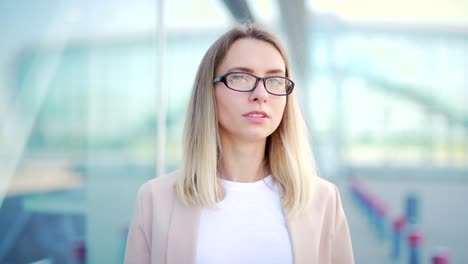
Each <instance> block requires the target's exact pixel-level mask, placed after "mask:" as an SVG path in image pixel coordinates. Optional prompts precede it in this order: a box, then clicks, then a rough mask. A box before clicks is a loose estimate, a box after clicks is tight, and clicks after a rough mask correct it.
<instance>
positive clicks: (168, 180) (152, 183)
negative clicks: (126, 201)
mask: <svg viewBox="0 0 468 264" xmlns="http://www.w3.org/2000/svg"><path fill="white" fill-rule="evenodd" d="M179 175H180V172H179V171H174V172H171V173H168V174H164V175H161V176H158V177H156V178H154V179H151V180H148V181H147V182H145V183H144V184H143V185H142V186H141V187H140V189H139V190H138V200H139V202H140V203H144V204H154V203H166V202H167V201H168V200H172V199H173V198H174V196H175V194H174V188H173V186H174V184H175V181H176V179H177V178H178V177H179Z"/></svg>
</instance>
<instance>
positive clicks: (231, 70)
mask: <svg viewBox="0 0 468 264" xmlns="http://www.w3.org/2000/svg"><path fill="white" fill-rule="evenodd" d="M233 71H242V72H247V73H254V70H253V69H251V68H247V67H234V68H230V69H229V70H228V72H233ZM266 73H267V74H273V73H280V74H283V75H284V74H285V73H284V70H281V69H271V70H268V71H267V72H266Z"/></svg>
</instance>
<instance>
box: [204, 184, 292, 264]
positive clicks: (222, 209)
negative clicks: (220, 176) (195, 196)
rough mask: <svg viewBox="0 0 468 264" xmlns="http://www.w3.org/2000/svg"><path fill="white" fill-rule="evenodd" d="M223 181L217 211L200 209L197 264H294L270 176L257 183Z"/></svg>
mask: <svg viewBox="0 0 468 264" xmlns="http://www.w3.org/2000/svg"><path fill="white" fill-rule="evenodd" d="M223 181H224V188H225V190H226V196H225V198H224V200H222V201H221V202H220V203H219V204H218V209H206V208H204V209H202V211H201V216H200V227H199V233H198V242H197V261H196V263H197V264H219V263H223V264H230V263H233V264H239V263H243V264H244V263H268V264H274V263H278V264H279V263H281V264H287V263H292V262H293V257H292V248H291V242H290V239H289V233H288V228H287V225H286V219H285V217H284V214H283V209H282V205H281V199H280V194H279V191H278V188H277V186H276V184H275V183H274V180H273V178H272V177H271V176H268V177H266V178H265V179H263V180H261V181H257V182H251V183H240V182H232V181H226V180H223Z"/></svg>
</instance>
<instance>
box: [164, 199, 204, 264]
mask: <svg viewBox="0 0 468 264" xmlns="http://www.w3.org/2000/svg"><path fill="white" fill-rule="evenodd" d="M199 221H200V208H198V207H192V206H190V207H189V206H185V205H183V204H182V203H181V202H180V201H179V200H178V199H177V198H176V199H175V201H174V209H173V212H172V219H171V223H170V227H169V233H168V240H167V263H168V264H179V263H187V264H191V263H195V258H196V245H197V237H198V226H199Z"/></svg>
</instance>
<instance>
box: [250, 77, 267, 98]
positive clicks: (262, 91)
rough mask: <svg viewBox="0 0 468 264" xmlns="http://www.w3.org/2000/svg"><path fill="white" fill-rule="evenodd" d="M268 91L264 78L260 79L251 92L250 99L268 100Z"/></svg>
mask: <svg viewBox="0 0 468 264" xmlns="http://www.w3.org/2000/svg"><path fill="white" fill-rule="evenodd" d="M268 95H269V94H268V92H267V90H266V88H265V84H264V82H263V80H259V81H258V84H257V87H255V89H254V90H253V91H252V92H251V93H250V99H251V100H252V101H261V102H266V101H267V99H268Z"/></svg>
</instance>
